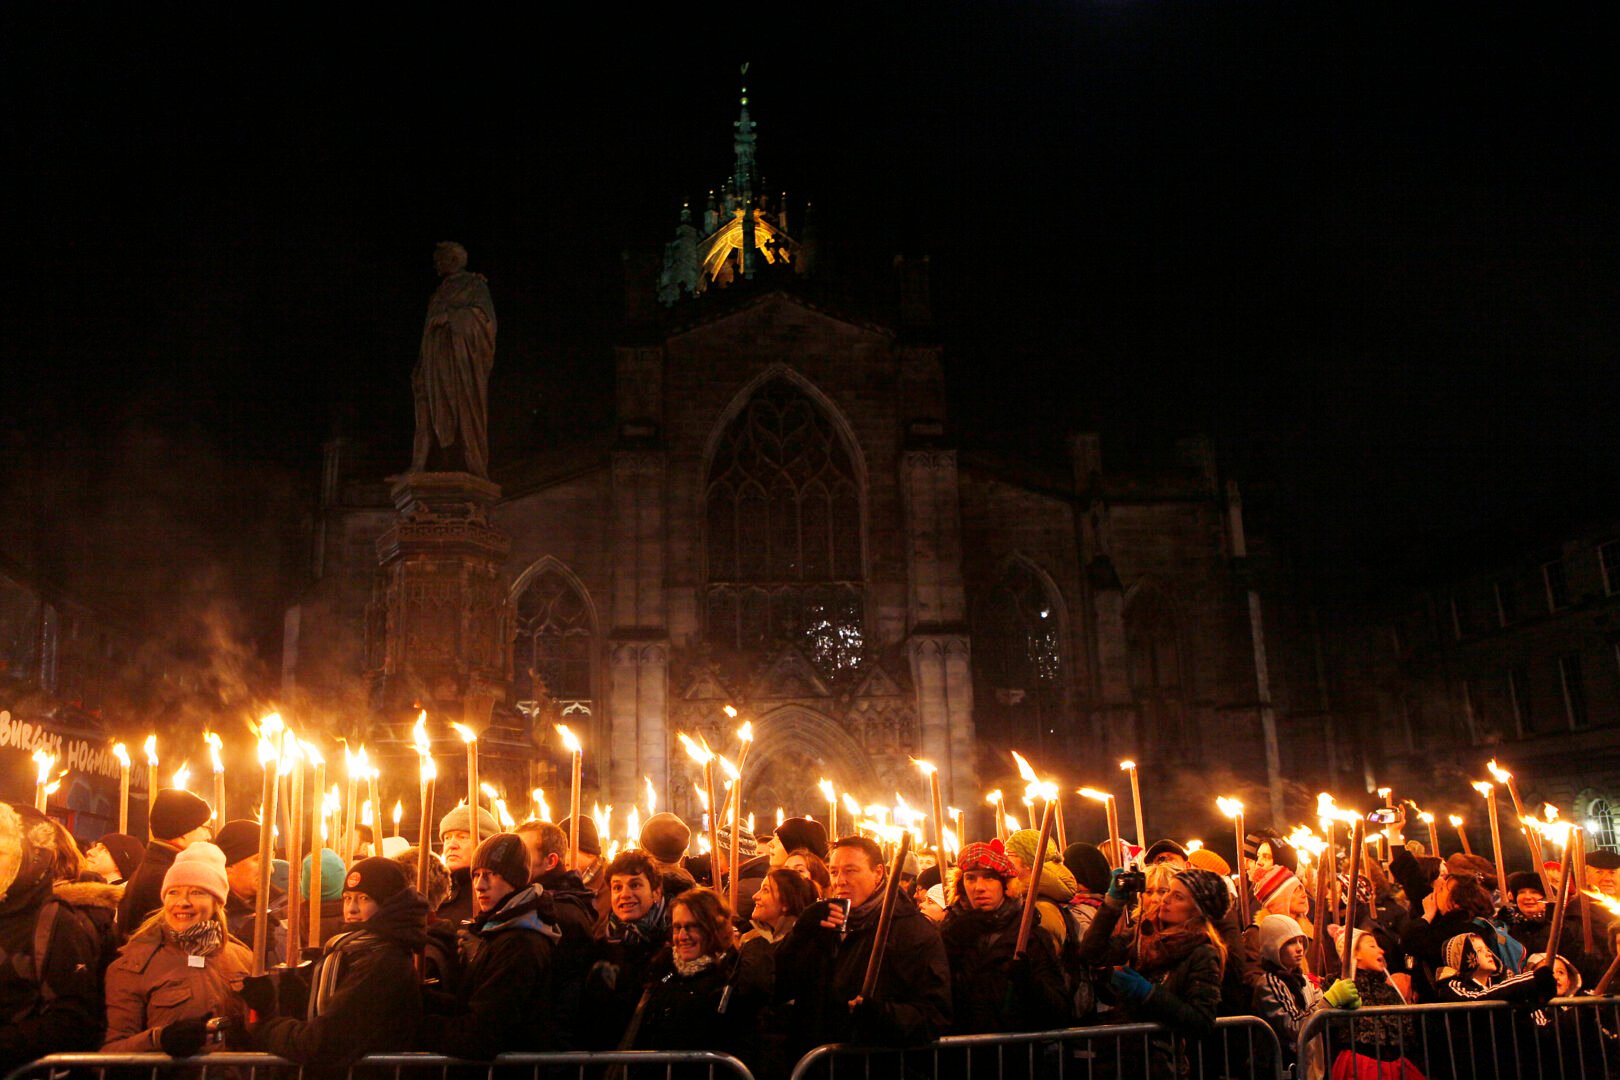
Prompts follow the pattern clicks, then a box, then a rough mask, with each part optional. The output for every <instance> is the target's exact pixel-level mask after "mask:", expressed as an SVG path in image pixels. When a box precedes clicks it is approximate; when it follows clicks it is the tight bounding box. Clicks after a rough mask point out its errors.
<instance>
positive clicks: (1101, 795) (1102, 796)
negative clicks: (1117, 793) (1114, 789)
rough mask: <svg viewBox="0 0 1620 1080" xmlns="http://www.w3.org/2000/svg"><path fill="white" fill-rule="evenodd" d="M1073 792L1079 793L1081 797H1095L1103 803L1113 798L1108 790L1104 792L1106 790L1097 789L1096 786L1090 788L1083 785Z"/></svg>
mask: <svg viewBox="0 0 1620 1080" xmlns="http://www.w3.org/2000/svg"><path fill="white" fill-rule="evenodd" d="M1075 794H1077V795H1079V796H1080V797H1081V798H1085V799H1095V800H1097V801H1098V802H1100V803H1105V802H1107V801H1108V800H1109V799H1112V798H1113V796H1112V795H1110V794H1109V793H1108V792H1106V791H1098V790H1097V789H1096V788H1092V787H1083V788H1081V789H1080V790H1079V791H1077V792H1076V793H1075Z"/></svg>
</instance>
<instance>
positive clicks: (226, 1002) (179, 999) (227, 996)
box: [101, 923, 253, 1053]
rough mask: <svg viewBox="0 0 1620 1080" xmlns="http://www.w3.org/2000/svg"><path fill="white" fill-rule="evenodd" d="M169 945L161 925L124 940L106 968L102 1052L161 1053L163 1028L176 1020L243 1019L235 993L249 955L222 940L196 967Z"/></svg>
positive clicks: (250, 962)
mask: <svg viewBox="0 0 1620 1080" xmlns="http://www.w3.org/2000/svg"><path fill="white" fill-rule="evenodd" d="M192 959H193V958H192V957H191V956H189V955H188V954H187V953H186V951H185V949H183V948H181V947H180V945H179V944H177V943H176V942H175V938H174V934H173V933H171V932H170V931H169V930H168V929H167V928H166V927H165V926H164V925H163V924H162V923H157V924H154V925H152V926H148V927H146V928H145V929H144V930H142V931H140V932H138V933H136V934H135V936H134V937H132V938H130V939H129V942H128V944H126V945H125V946H124V948H123V949H122V950H121V951H120V952H119V954H118V959H117V960H115V961H114V962H113V965H112V966H111V967H110V968H108V969H107V1038H106V1042H105V1043H103V1044H102V1047H101V1049H102V1050H103V1051H106V1052H116V1053H133V1052H139V1051H154V1050H161V1049H162V1047H161V1045H160V1043H159V1039H160V1037H161V1036H162V1034H163V1028H164V1026H165V1025H167V1024H171V1023H173V1022H174V1021H176V1020H192V1019H197V1018H200V1017H205V1016H223V1017H232V1018H236V1019H245V1018H246V1016H247V1006H246V1005H244V1004H243V1003H242V999H241V998H240V997H238V996H237V995H238V993H239V992H240V991H241V989H242V980H244V979H246V978H247V977H248V975H249V974H251V973H252V971H253V951H252V950H251V949H249V948H248V947H247V946H246V945H244V944H242V943H241V942H240V941H238V940H236V939H235V938H233V937H230V936H228V935H227V936H226V938H225V940H224V941H223V942H222V943H221V944H220V947H219V949H218V950H217V951H215V952H214V953H213V954H211V955H209V956H205V957H202V958H201V960H202V966H200V967H199V966H196V965H195V964H193V963H192V962H191V961H192Z"/></svg>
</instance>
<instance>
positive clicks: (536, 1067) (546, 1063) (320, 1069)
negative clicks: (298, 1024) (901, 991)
mask: <svg viewBox="0 0 1620 1080" xmlns="http://www.w3.org/2000/svg"><path fill="white" fill-rule="evenodd" d="M309 1072H310V1073H311V1075H316V1076H322V1077H327V1076H331V1075H333V1073H334V1070H332V1069H330V1068H329V1067H324V1066H311V1067H310V1068H309ZM303 1073H304V1069H303V1068H301V1067H300V1066H298V1065H296V1064H294V1063H293V1062H291V1061H288V1060H287V1059H286V1058H281V1057H277V1056H275V1055H274V1054H251V1053H242V1054H239V1053H219V1054H203V1055H200V1056H198V1057H193V1058H172V1057H170V1056H169V1055H167V1054H155V1053H153V1054H51V1055H49V1056H47V1057H42V1058H40V1059H39V1060H38V1061H35V1062H32V1063H31V1064H28V1065H24V1066H23V1067H22V1068H20V1069H16V1070H14V1071H13V1072H12V1073H11V1074H10V1075H8V1076H7V1077H6V1078H5V1080H176V1078H178V1077H183V1078H184V1080H301V1078H302V1076H303ZM348 1075H349V1077H351V1078H353V1080H362V1078H363V1080H519V1078H521V1077H523V1076H525V1075H527V1076H529V1077H532V1078H533V1080H542V1078H543V1080H568V1078H570V1077H572V1078H575V1080H593V1078H601V1077H624V1078H626V1080H656V1078H659V1077H662V1078H664V1080H673V1078H674V1077H675V1076H677V1075H679V1076H680V1077H681V1078H682V1080H697V1078H701V1080H754V1074H753V1073H752V1072H750V1071H749V1069H748V1066H746V1065H744V1064H743V1063H742V1062H740V1061H738V1060H737V1059H736V1058H734V1057H731V1056H729V1055H727V1054H717V1053H713V1052H711V1051H708V1050H622V1051H617V1050H616V1051H593V1052H584V1051H579V1052H570V1053H554V1054H502V1055H501V1056H500V1057H498V1058H496V1059H495V1060H494V1061H461V1060H459V1059H456V1058H447V1057H441V1056H439V1055H438V1054H373V1055H371V1056H370V1057H365V1058H361V1059H360V1060H359V1061H358V1062H356V1063H355V1064H354V1065H352V1066H350V1068H349V1071H348Z"/></svg>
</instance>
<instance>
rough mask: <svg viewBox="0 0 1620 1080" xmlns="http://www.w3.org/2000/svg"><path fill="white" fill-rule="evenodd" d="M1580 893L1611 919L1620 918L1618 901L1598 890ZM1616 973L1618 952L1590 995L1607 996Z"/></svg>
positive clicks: (1619, 956)
mask: <svg viewBox="0 0 1620 1080" xmlns="http://www.w3.org/2000/svg"><path fill="white" fill-rule="evenodd" d="M1581 895H1582V896H1585V897H1586V898H1588V899H1589V900H1591V901H1592V902H1593V903H1595V904H1597V905H1598V906H1599V907H1601V908H1603V909H1604V910H1605V911H1607V912H1608V913H1609V918H1610V919H1611V920H1620V901H1615V900H1612V899H1610V898H1609V897H1607V896H1604V895H1603V894H1602V893H1600V892H1593V891H1592V890H1591V889H1585V890H1583V891H1582V892H1581ZM1616 974H1620V954H1616V956H1615V958H1614V959H1613V960H1611V961H1609V967H1608V969H1607V970H1606V971H1604V972H1603V977H1602V978H1601V979H1599V980H1598V982H1597V985H1596V986H1594V987H1593V988H1592V996H1593V997H1607V996H1608V995H1609V986H1610V985H1611V984H1612V983H1613V982H1614V977H1615V975H1616Z"/></svg>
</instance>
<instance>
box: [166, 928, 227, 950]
mask: <svg viewBox="0 0 1620 1080" xmlns="http://www.w3.org/2000/svg"><path fill="white" fill-rule="evenodd" d="M170 938H171V939H172V940H173V941H174V943H175V944H176V945H178V946H180V948H181V950H182V951H183V952H184V953H185V954H186V955H187V956H213V955H214V954H215V953H217V952H219V950H220V946H222V945H224V944H225V928H224V927H223V926H221V925H220V924H219V920H218V919H206V920H204V921H203V922H200V923H197V924H196V925H195V926H190V927H187V928H186V929H184V930H181V931H179V932H178V933H174V932H171V933H170Z"/></svg>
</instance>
